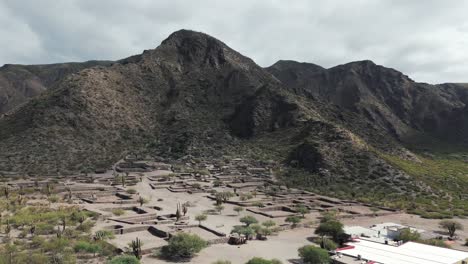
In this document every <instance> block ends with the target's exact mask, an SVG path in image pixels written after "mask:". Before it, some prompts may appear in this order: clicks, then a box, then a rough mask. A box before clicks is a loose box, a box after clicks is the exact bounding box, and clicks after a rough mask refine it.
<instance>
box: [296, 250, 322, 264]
mask: <svg viewBox="0 0 468 264" xmlns="http://www.w3.org/2000/svg"><path fill="white" fill-rule="evenodd" d="M298 251H299V257H301V259H302V261H303V262H304V264H328V263H330V256H329V255H328V252H327V251H326V250H325V249H321V248H318V247H314V246H303V247H301V248H299V250H298Z"/></svg>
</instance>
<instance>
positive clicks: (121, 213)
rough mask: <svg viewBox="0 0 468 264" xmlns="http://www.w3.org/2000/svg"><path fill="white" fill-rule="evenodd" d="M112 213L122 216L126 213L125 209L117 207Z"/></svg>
mask: <svg viewBox="0 0 468 264" xmlns="http://www.w3.org/2000/svg"><path fill="white" fill-rule="evenodd" d="M112 213H113V214H114V215H115V216H121V215H124V214H125V210H124V209H120V208H117V209H113V210H112Z"/></svg>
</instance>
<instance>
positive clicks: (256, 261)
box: [245, 257, 282, 264]
mask: <svg viewBox="0 0 468 264" xmlns="http://www.w3.org/2000/svg"><path fill="white" fill-rule="evenodd" d="M281 263H282V262H281V261H279V260H277V259H272V260H268V259H264V258H259V257H255V258H253V259H251V260H249V261H247V263H245V264H281Z"/></svg>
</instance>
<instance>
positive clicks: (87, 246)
mask: <svg viewBox="0 0 468 264" xmlns="http://www.w3.org/2000/svg"><path fill="white" fill-rule="evenodd" d="M73 249H74V250H75V252H77V253H93V254H96V253H98V252H99V251H101V247H100V246H99V245H98V244H93V243H89V242H86V241H78V242H76V243H75V246H74V247H73Z"/></svg>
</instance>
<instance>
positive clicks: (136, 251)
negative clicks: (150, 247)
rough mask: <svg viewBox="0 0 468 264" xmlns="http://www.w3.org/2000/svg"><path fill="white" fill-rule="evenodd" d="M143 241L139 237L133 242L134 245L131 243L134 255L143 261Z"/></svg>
mask: <svg viewBox="0 0 468 264" xmlns="http://www.w3.org/2000/svg"><path fill="white" fill-rule="evenodd" d="M141 246H142V243H141V240H140V239H139V238H138V237H137V238H136V239H135V240H132V243H130V247H131V248H132V251H133V255H135V257H136V258H137V259H141V256H142V253H141Z"/></svg>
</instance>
